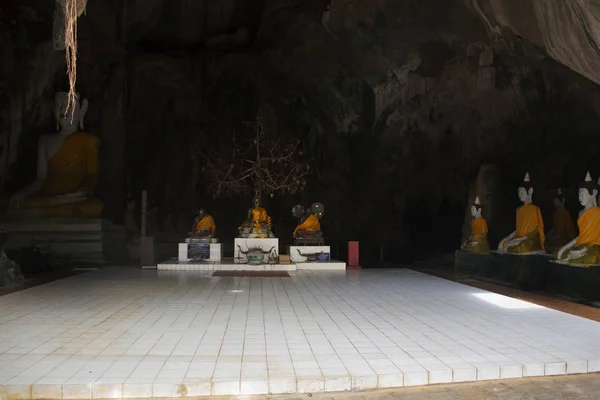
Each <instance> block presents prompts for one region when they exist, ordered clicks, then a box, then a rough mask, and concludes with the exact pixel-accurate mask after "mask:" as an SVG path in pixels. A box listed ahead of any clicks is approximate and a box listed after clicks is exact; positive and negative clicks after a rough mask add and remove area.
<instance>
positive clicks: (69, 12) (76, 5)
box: [54, 0, 87, 115]
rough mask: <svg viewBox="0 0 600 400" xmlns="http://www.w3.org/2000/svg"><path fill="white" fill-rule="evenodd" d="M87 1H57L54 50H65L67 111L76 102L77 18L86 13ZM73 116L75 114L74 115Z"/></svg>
mask: <svg viewBox="0 0 600 400" xmlns="http://www.w3.org/2000/svg"><path fill="white" fill-rule="evenodd" d="M86 6H87V0H56V11H55V13H54V48H55V49H56V50H65V57H66V62H67V76H68V77H69V95H68V100H67V110H68V109H69V108H70V107H73V106H74V105H75V102H76V91H75V84H76V83H77V18H79V16H80V15H81V14H82V13H83V12H84V10H85V8H86ZM72 115H73V114H72Z"/></svg>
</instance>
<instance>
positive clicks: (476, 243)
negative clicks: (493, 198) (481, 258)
mask: <svg viewBox="0 0 600 400" xmlns="http://www.w3.org/2000/svg"><path fill="white" fill-rule="evenodd" d="M471 215H472V216H473V218H474V219H473V222H472V223H471V236H469V238H468V239H467V240H466V241H465V242H464V243H463V244H462V246H461V247H460V248H461V250H462V251H467V252H469V253H488V252H489V251H490V244H489V243H488V239H487V235H488V226H487V222H486V221H485V219H484V218H483V217H482V216H481V202H480V201H479V196H477V197H475V201H474V202H473V205H472V206H471Z"/></svg>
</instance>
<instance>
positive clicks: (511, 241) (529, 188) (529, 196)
mask: <svg viewBox="0 0 600 400" xmlns="http://www.w3.org/2000/svg"><path fill="white" fill-rule="evenodd" d="M519 200H521V201H522V202H523V205H522V206H521V207H519V208H518V209H517V219H516V230H515V231H514V232H513V233H511V234H510V235H508V236H507V237H505V238H504V239H502V241H501V242H500V244H499V245H498V252H500V253H510V254H520V255H524V254H541V253H543V252H544V242H545V241H546V237H545V235H544V220H543V219H542V212H541V211H540V208H539V207H538V206H536V205H535V204H533V185H532V184H531V180H530V178H529V173H527V174H526V175H525V179H523V183H522V184H521V185H520V186H519Z"/></svg>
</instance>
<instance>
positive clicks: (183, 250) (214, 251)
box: [177, 243, 223, 263]
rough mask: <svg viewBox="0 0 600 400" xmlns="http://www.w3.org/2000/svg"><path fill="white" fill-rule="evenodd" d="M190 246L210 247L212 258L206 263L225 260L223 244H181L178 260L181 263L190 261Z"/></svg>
mask: <svg viewBox="0 0 600 400" xmlns="http://www.w3.org/2000/svg"><path fill="white" fill-rule="evenodd" d="M189 246H209V247H210V250H209V251H210V257H209V258H208V259H206V260H205V261H209V262H217V263H218V262H220V261H221V259H222V258H223V247H222V246H221V243H189V244H188V243H179V252H178V257H177V259H178V260H179V261H190V258H189V257H188V250H189Z"/></svg>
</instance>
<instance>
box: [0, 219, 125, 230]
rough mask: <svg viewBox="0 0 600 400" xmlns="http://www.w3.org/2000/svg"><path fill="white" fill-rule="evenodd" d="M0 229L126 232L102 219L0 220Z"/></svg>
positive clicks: (122, 228)
mask: <svg viewBox="0 0 600 400" xmlns="http://www.w3.org/2000/svg"><path fill="white" fill-rule="evenodd" d="M0 227H2V229H4V230H6V231H9V232H90V231H91V232H99V231H113V230H116V231H124V230H125V228H124V227H121V226H116V225H114V224H113V223H111V222H110V221H107V220H103V219H100V218H37V219H19V218H14V217H2V218H0Z"/></svg>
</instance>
